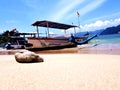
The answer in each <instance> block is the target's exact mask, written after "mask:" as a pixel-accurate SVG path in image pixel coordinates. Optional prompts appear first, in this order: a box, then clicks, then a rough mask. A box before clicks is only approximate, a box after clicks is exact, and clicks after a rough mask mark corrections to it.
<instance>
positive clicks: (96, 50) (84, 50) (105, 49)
mask: <svg viewBox="0 0 120 90" xmlns="http://www.w3.org/2000/svg"><path fill="white" fill-rule="evenodd" d="M21 51H27V50H25V49H13V50H12V49H11V50H6V49H0V55H14V54H15V53H17V52H21ZM35 53H37V54H63V53H64V54H72V53H73V54H108V55H120V44H84V45H78V46H77V47H74V48H64V49H56V50H42V51H35Z"/></svg>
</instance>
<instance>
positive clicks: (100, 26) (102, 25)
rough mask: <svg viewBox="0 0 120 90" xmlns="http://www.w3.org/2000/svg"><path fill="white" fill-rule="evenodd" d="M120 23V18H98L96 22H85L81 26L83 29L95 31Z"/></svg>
mask: <svg viewBox="0 0 120 90" xmlns="http://www.w3.org/2000/svg"><path fill="white" fill-rule="evenodd" d="M119 24H120V18H117V19H114V20H105V21H102V20H98V21H96V22H94V23H90V24H85V25H83V26H81V30H82V31H94V30H100V29H105V28H107V27H111V26H117V25H119Z"/></svg>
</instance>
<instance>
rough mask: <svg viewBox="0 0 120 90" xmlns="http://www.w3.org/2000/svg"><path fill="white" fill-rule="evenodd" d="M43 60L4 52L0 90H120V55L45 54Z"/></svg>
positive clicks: (0, 59) (0, 69) (1, 64)
mask: <svg viewBox="0 0 120 90" xmlns="http://www.w3.org/2000/svg"><path fill="white" fill-rule="evenodd" d="M40 56H41V57H43V58H44V62H43V63H29V64H21V63H17V62H16V61H15V59H14V56H13V55H0V90H120V55H95V54H91V55H88V54H42V55H40Z"/></svg>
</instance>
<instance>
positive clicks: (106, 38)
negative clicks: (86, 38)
mask: <svg viewBox="0 0 120 90" xmlns="http://www.w3.org/2000/svg"><path fill="white" fill-rule="evenodd" d="M89 44H120V34H112V35H99V36H98V37H96V38H94V39H93V40H91V41H90V42H89Z"/></svg>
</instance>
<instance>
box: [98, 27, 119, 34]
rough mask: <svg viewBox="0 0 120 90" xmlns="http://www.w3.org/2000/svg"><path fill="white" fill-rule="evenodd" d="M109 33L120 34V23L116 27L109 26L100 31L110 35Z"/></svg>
mask: <svg viewBox="0 0 120 90" xmlns="http://www.w3.org/2000/svg"><path fill="white" fill-rule="evenodd" d="M108 34H120V25H118V26H116V27H115V26H113V27H108V28H106V29H104V30H103V31H102V32H101V33H100V35H108Z"/></svg>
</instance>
